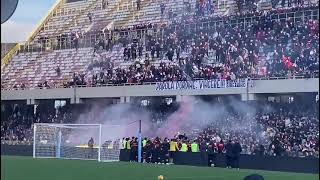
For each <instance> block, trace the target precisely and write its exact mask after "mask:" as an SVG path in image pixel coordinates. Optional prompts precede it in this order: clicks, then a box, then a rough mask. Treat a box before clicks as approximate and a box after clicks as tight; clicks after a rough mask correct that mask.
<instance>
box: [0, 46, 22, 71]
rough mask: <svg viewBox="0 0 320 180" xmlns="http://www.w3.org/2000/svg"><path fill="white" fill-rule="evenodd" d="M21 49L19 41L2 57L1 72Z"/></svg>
mask: <svg viewBox="0 0 320 180" xmlns="http://www.w3.org/2000/svg"><path fill="white" fill-rule="evenodd" d="M19 49H20V44H19V43H17V44H16V45H15V46H14V47H13V48H12V49H11V50H10V51H9V52H8V53H7V54H6V55H5V56H4V57H3V58H2V59H1V73H2V70H3V68H4V67H5V66H6V65H7V64H8V63H9V61H10V60H11V59H12V57H13V56H14V55H16V53H17V51H18V50H19Z"/></svg>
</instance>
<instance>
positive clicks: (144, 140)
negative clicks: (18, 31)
mask: <svg viewBox="0 0 320 180" xmlns="http://www.w3.org/2000/svg"><path fill="white" fill-rule="evenodd" d="M146 145H147V138H144V139H143V140H142V147H145V146H146Z"/></svg>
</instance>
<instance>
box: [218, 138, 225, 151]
mask: <svg viewBox="0 0 320 180" xmlns="http://www.w3.org/2000/svg"><path fill="white" fill-rule="evenodd" d="M223 151H224V143H223V141H222V140H221V141H220V142H219V143H218V153H222V152H223Z"/></svg>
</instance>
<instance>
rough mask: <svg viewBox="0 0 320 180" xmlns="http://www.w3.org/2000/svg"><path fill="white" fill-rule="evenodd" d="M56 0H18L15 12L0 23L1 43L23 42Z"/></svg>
mask: <svg viewBox="0 0 320 180" xmlns="http://www.w3.org/2000/svg"><path fill="white" fill-rule="evenodd" d="M55 2H56V0H19V4H18V6H17V9H16V11H15V13H14V14H13V15H12V17H11V18H10V19H9V20H8V21H7V22H5V23H3V24H1V43H11V42H24V41H26V39H27V37H28V35H29V34H30V33H31V31H32V30H33V29H34V28H36V26H37V24H38V23H39V21H40V20H41V19H42V17H43V16H45V15H46V14H47V13H48V10H49V9H50V8H51V6H52V5H53V4H54V3H55Z"/></svg>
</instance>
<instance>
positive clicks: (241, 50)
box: [1, 0, 319, 157]
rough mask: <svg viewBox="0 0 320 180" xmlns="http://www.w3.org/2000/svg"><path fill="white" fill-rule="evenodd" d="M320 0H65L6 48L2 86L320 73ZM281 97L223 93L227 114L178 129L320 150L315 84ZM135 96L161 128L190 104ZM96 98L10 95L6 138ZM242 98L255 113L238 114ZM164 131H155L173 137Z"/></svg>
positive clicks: (68, 118) (307, 152) (282, 150)
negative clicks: (34, 99) (29, 99)
mask: <svg viewBox="0 0 320 180" xmlns="http://www.w3.org/2000/svg"><path fill="white" fill-rule="evenodd" d="M318 8H319V1H318V0H293V1H291V0H288V1H286V0H261V1H254V0H245V1H242V0H239V1H231V0H226V1H223V0H193V1H192V0H165V1H159V0H144V1H140V0H137V1H127V0H114V1H113V0H110V1H108V0H86V1H82V0H78V1H77V0H73V1H72V2H68V1H62V2H60V4H58V5H57V6H56V7H55V8H54V9H53V10H52V11H51V12H50V13H49V15H48V17H47V18H46V19H45V20H44V22H42V24H41V25H40V26H39V28H38V29H36V31H35V32H34V33H33V34H32V35H31V36H30V38H29V39H28V41H27V42H26V43H25V44H18V45H16V46H15V47H14V48H13V49H12V51H10V52H9V53H8V54H7V55H6V56H4V61H5V63H4V65H3V62H1V90H2V91H17V90H34V89H55V88H78V87H82V88H83V87H98V86H120V85H121V86H129V85H130V86H133V85H137V86H138V85H144V84H152V83H156V82H164V81H194V80H211V79H219V80H221V79H223V80H226V81H233V80H237V79H249V80H256V79H263V80H270V79H310V78H319V9H318ZM318 92H319V90H318ZM318 95H319V94H318ZM272 96H274V97H277V98H275V99H269V98H268V97H267V98H264V101H257V102H256V101H255V102H237V103H238V104H237V107H235V106H234V105H232V102H233V101H228V100H220V99H219V98H218V99H219V100H215V101H212V102H210V103H211V104H212V106H224V107H226V108H225V109H226V111H225V112H226V113H225V114H221V115H220V116H219V119H220V120H219V121H218V120H217V121H212V122H210V123H208V124H206V125H207V126H206V127H203V129H192V130H190V131H189V132H179V133H182V134H184V135H183V138H179V139H180V140H179V141H181V142H182V141H183V142H186V143H188V145H190V144H191V143H192V142H194V140H195V139H196V142H197V143H198V144H199V145H200V146H201V145H204V146H207V145H208V144H210V147H212V149H213V151H215V152H225V150H224V149H222V150H221V149H219V144H220V143H226V142H228V141H229V140H230V139H231V140H237V141H240V144H241V146H242V152H241V153H242V154H263V155H270V156H299V157H307V156H312V157H319V110H318V108H319V101H318V98H319V96H317V99H316V92H312V93H310V94H307V93H306V94H304V95H298V98H297V97H296V96H295V95H292V96H286V97H287V99H285V100H283V98H280V96H281V95H272ZM278 96H279V97H278ZM293 96H294V97H295V99H294V98H293ZM201 98H203V97H201ZM58 99H63V98H58ZM222 99H224V98H222ZM133 103H136V104H135V105H136V106H134V108H136V110H137V112H139V111H141V109H142V110H146V111H148V112H151V116H150V118H149V120H150V122H152V124H153V128H159V127H161V126H165V125H166V120H168V119H170V118H168V117H171V115H172V114H175V113H176V112H177V111H179V109H181V106H183V104H180V103H179V102H176V99H175V98H173V99H171V100H168V98H166V99H165V101H164V100H162V101H160V102H159V101H157V100H155V101H153V100H150V101H149V100H148V101H136V102H133ZM13 104H14V105H13ZM150 104H151V105H150ZM92 106H93V105H90V104H84V105H74V104H70V103H69V102H67V103H66V105H62V106H54V102H52V101H50V100H48V101H43V102H40V103H38V104H37V106H35V107H34V106H29V105H25V104H23V103H22V104H15V103H8V104H2V106H1V119H5V121H1V142H2V143H4V144H32V142H33V123H74V122H76V121H77V120H78V119H79V116H80V115H83V114H86V113H88V114H90V113H89V112H90V111H91V110H92V108H93V107H92ZM239 106H242V107H250V108H253V107H254V109H255V110H254V113H253V114H250V113H252V111H248V112H241V113H239V112H238V107H239ZM265 107H269V109H268V110H266V109H265ZM104 108H107V106H105V107H104ZM101 109H102V108H101ZM35 112H36V113H35ZM97 116H98V115H97ZM90 117H91V118H92V117H93V116H88V117H87V119H90ZM199 118H200V117H199ZM201 118H203V117H201ZM197 120H199V119H197ZM237 126H238V127H240V126H241V127H243V129H242V128H235V127H237ZM256 132H261V135H259V138H257V134H256ZM176 133H178V132H176ZM157 136H159V137H157V138H156V137H146V138H147V139H148V140H151V141H157V142H161V143H164V138H169V139H171V138H173V137H164V136H160V135H157ZM177 137H179V136H178V135H177ZM200 148H201V147H200ZM207 148H208V147H207ZM189 151H191V150H189Z"/></svg>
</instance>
